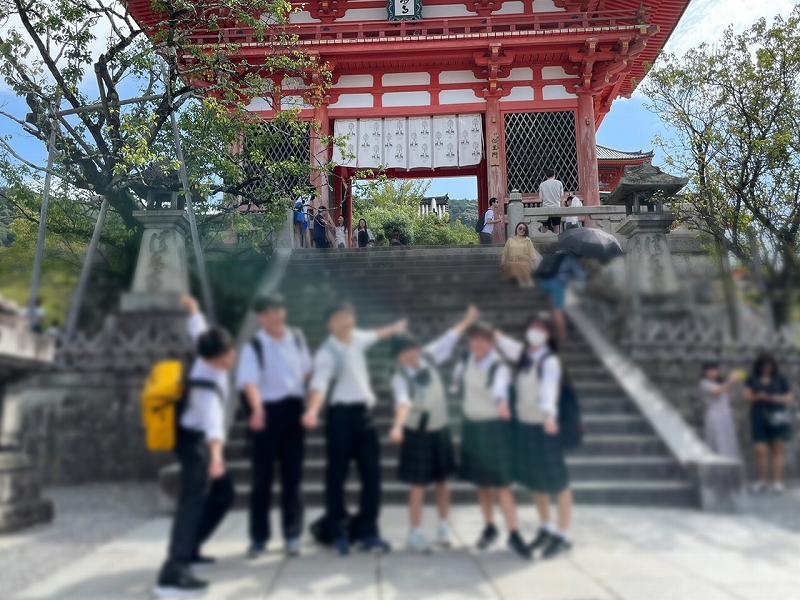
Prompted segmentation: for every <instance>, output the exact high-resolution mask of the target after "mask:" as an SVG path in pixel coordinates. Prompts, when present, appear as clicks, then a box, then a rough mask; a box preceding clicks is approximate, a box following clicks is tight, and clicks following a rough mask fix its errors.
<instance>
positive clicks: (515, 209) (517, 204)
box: [506, 190, 525, 239]
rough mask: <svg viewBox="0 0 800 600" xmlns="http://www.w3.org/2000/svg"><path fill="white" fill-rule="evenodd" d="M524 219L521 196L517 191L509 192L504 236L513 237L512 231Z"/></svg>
mask: <svg viewBox="0 0 800 600" xmlns="http://www.w3.org/2000/svg"><path fill="white" fill-rule="evenodd" d="M524 217H525V206H524V205H523V204H522V194H521V193H520V191H519V190H511V193H510V194H509V195H508V204H507V205H506V236H507V239H510V238H512V237H514V230H515V229H516V227H517V225H518V224H519V222H520V221H522V220H523V219H524Z"/></svg>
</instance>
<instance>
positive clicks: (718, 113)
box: [645, 6, 800, 320]
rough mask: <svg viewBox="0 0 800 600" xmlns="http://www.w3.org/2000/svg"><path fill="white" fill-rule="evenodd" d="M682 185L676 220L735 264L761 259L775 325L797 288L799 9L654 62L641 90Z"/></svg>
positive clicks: (799, 239)
mask: <svg viewBox="0 0 800 600" xmlns="http://www.w3.org/2000/svg"><path fill="white" fill-rule="evenodd" d="M645 93H646V94H647V96H648V97H649V98H650V105H649V108H650V110H652V111H653V112H655V113H656V114H658V115H659V116H660V117H661V119H662V120H663V121H664V122H665V124H667V125H668V126H669V127H670V129H672V130H673V131H674V132H675V135H674V136H673V137H671V138H669V139H660V140H657V143H658V144H659V145H660V146H661V147H662V148H663V149H664V151H665V153H666V154H667V156H668V164H669V165H671V166H673V167H674V168H675V169H676V170H678V171H680V172H682V173H685V174H686V175H687V176H689V177H690V185H689V187H688V188H687V192H686V194H685V196H684V198H685V202H686V204H685V209H686V210H685V211H683V213H684V214H682V217H683V218H684V219H686V220H688V221H691V223H692V224H693V225H694V226H695V227H697V228H699V229H701V230H703V231H706V232H708V233H710V234H711V235H713V236H714V238H715V239H716V240H717V242H718V243H720V244H721V245H722V247H723V248H724V249H725V250H727V251H729V252H732V253H733V254H734V255H735V256H736V257H737V258H738V259H739V260H741V261H742V262H745V263H748V264H752V263H753V260H754V258H755V257H754V253H758V254H759V255H761V257H762V258H763V260H764V270H765V278H766V283H767V290H768V294H769V296H770V300H771V303H772V305H773V308H774V309H775V314H776V317H777V318H778V319H780V320H784V319H785V318H786V317H787V316H788V310H789V308H790V307H791V306H792V305H793V304H794V302H795V296H796V290H797V289H798V285H799V284H800V258H798V251H800V6H799V7H796V8H795V9H794V10H793V12H792V13H791V14H790V15H788V16H786V17H781V16H779V17H777V18H776V19H775V21H774V22H773V23H772V24H768V23H767V22H766V21H765V20H763V19H762V20H760V21H758V22H757V23H756V24H754V25H753V27H752V28H751V29H749V30H748V31H746V32H744V33H742V34H740V35H734V33H733V31H732V30H730V29H729V30H728V31H727V32H726V34H725V36H724V38H723V40H722V41H721V42H719V43H718V44H717V45H713V46H712V45H706V44H704V45H701V46H699V47H698V48H695V49H694V50H691V51H689V52H688V53H687V54H686V55H685V56H683V57H676V56H674V55H667V56H664V57H663V58H662V59H661V60H660V62H659V63H657V64H656V66H655V68H654V69H652V70H651V71H650V74H649V76H648V79H647V83H646V85H645Z"/></svg>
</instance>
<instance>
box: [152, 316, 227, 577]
mask: <svg viewBox="0 0 800 600" xmlns="http://www.w3.org/2000/svg"><path fill="white" fill-rule="evenodd" d="M206 330H207V326H206V322H205V319H204V318H203V315H201V314H196V315H193V316H192V317H191V318H190V319H189V332H190V334H191V336H192V338H193V339H194V340H195V341H196V339H197V337H199V336H200V335H201V334H202V333H203V332H205V331H206ZM228 393H229V385H228V374H227V372H226V371H222V370H219V369H216V368H214V367H213V366H211V365H210V364H209V363H207V362H206V361H204V360H203V359H202V358H197V359H196V360H195V361H194V364H193V365H192V367H191V369H190V371H189V376H188V378H187V393H186V400H185V404H184V407H183V410H182V412H181V416H180V420H179V427H178V436H177V445H176V449H175V453H176V455H177V458H178V461H179V464H180V493H179V495H178V501H177V506H176V510H175V518H174V520H173V523H172V531H171V533H170V542H169V553H168V558H167V562H166V564H165V565H164V567H163V568H162V576H164V575H165V574H168V572H169V571H170V570H171V569H181V568H186V567H188V566H189V564H190V563H191V562H192V560H193V559H195V558H196V557H197V556H198V555H199V551H200V546H201V545H202V544H203V543H204V542H205V541H206V540H207V539H208V538H209V537H211V534H213V533H214V530H215V529H216V528H217V526H218V525H219V524H220V523H221V522H222V519H223V518H224V517H225V514H226V513H227V512H228V510H229V509H230V507H231V505H232V504H233V499H234V486H233V481H232V479H231V477H230V475H228V474H227V473H226V474H225V475H224V476H222V477H220V478H218V479H213V480H211V481H209V475H208V468H209V462H210V455H209V449H208V444H209V443H210V442H212V441H220V442H224V441H225V408H224V406H225V403H226V402H227V400H228Z"/></svg>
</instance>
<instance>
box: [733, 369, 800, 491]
mask: <svg viewBox="0 0 800 600" xmlns="http://www.w3.org/2000/svg"><path fill="white" fill-rule="evenodd" d="M744 386H745V390H744V396H745V398H746V399H747V401H748V402H749V403H750V425H751V431H752V437H753V445H754V448H755V453H756V467H757V469H758V482H757V483H756V484H755V485H754V486H753V491H754V492H757V493H761V492H765V491H767V490H768V489H769V487H768V483H767V482H768V481H769V480H770V476H772V490H773V491H774V492H776V493H782V492H783V490H784V487H783V469H784V464H785V457H786V442H788V441H789V440H790V439H791V437H792V412H791V406H792V404H794V394H792V390H791V388H790V387H789V382H788V381H787V380H786V378H785V377H784V376H783V375H781V372H780V369H779V368H778V362H777V361H776V360H775V357H774V356H772V355H771V354H762V355H761V356H759V357H758V358H756V361H755V363H754V364H753V370H752V372H751V373H750V376H749V377H748V378H747V380H746V381H745V383H744Z"/></svg>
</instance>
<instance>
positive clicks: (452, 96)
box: [439, 90, 485, 104]
mask: <svg viewBox="0 0 800 600" xmlns="http://www.w3.org/2000/svg"><path fill="white" fill-rule="evenodd" d="M474 102H485V100H484V99H483V98H479V97H478V96H477V95H476V94H475V92H474V91H473V90H443V91H441V92H439V104H471V103H474Z"/></svg>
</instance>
